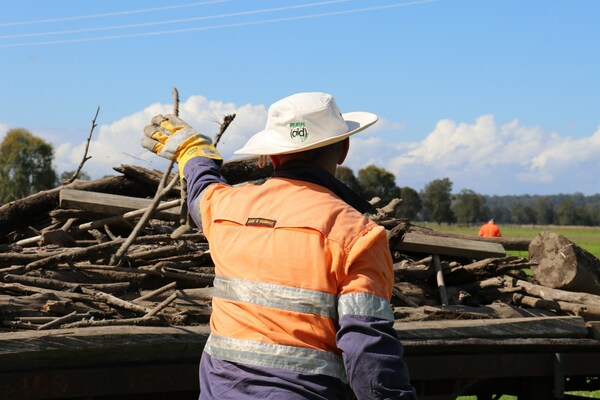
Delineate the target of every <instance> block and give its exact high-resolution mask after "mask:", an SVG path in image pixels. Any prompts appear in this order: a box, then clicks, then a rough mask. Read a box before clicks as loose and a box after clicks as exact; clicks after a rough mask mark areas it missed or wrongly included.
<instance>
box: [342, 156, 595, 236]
mask: <svg viewBox="0 0 600 400" xmlns="http://www.w3.org/2000/svg"><path fill="white" fill-rule="evenodd" d="M336 176H337V177H338V179H340V180H341V181H342V182H344V183H346V184H347V185H349V186H350V187H351V188H353V189H354V190H355V191H357V192H358V193H360V194H361V195H363V196H364V197H365V198H366V199H371V198H373V197H379V198H381V204H383V205H385V204H387V203H388V202H389V201H390V200H391V199H393V198H396V197H397V198H401V199H402V203H400V207H399V208H398V209H397V211H396V217H398V218H407V219H409V220H411V221H433V222H437V223H450V224H453V223H459V224H463V225H473V224H480V223H483V222H485V221H487V220H488V219H489V218H495V219H496V221H497V222H499V223H504V224H519V225H530V224H534V225H584V226H598V225H600V194H595V195H592V196H584V195H583V194H581V193H575V194H558V195H549V196H540V195H518V196H516V195H515V196H485V195H481V194H478V193H476V192H474V191H472V190H469V189H464V190H462V191H460V192H459V193H453V192H452V181H450V179H449V178H443V179H435V180H433V181H431V182H429V183H428V184H427V185H425V187H424V188H423V189H422V190H421V191H419V192H417V191H416V190H414V189H412V188H410V187H398V186H396V184H395V180H396V179H395V176H394V175H393V174H392V173H391V172H389V171H386V170H385V169H383V168H379V167H376V166H374V165H369V166H368V167H366V168H363V169H361V170H359V171H358V175H357V176H355V175H354V173H353V172H352V170H351V169H350V168H347V167H343V166H341V167H338V172H337V173H336Z"/></svg>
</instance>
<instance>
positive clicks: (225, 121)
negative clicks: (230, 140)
mask: <svg viewBox="0 0 600 400" xmlns="http://www.w3.org/2000/svg"><path fill="white" fill-rule="evenodd" d="M234 118H235V114H229V115H226V116H225V117H223V123H222V124H221V126H220V127H219V132H218V133H217V135H216V136H215V140H214V145H215V147H217V145H218V144H219V140H221V136H223V133H225V130H226V129H227V128H228V127H229V124H231V123H232V122H233V119H234Z"/></svg>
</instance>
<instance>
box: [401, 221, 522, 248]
mask: <svg viewBox="0 0 600 400" xmlns="http://www.w3.org/2000/svg"><path fill="white" fill-rule="evenodd" d="M407 231H410V232H418V233H421V234H424V235H430V236H439V237H447V238H455V239H467V240H477V241H480V242H489V243H497V244H500V245H502V247H504V249H505V250H517V251H526V250H527V249H528V247H529V242H530V241H531V240H530V239H524V238H507V237H499V238H496V237H481V236H476V235H463V234H460V233H453V232H440V231H435V230H432V229H428V228H423V227H420V226H417V225H409V226H408V227H407Z"/></svg>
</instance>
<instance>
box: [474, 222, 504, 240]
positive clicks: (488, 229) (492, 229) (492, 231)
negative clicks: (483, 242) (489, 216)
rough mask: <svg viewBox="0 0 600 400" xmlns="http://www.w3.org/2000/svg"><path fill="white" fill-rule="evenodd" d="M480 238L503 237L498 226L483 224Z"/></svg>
mask: <svg viewBox="0 0 600 400" xmlns="http://www.w3.org/2000/svg"><path fill="white" fill-rule="evenodd" d="M478 235H479V236H488V237H502V234H501V233H500V228H498V225H496V224H494V223H493V222H488V223H487V224H483V225H482V226H481V228H479V233H478Z"/></svg>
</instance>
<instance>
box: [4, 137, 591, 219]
mask: <svg viewBox="0 0 600 400" xmlns="http://www.w3.org/2000/svg"><path fill="white" fill-rule="evenodd" d="M53 160H54V149H53V148H52V145H51V144H49V143H46V142H45V141H44V140H43V139H41V138H39V137H37V136H34V135H33V134H31V132H29V131H28V130H26V129H23V128H17V129H11V130H10V131H8V133H7V134H6V136H5V137H4V139H3V140H2V143H0V204H4V203H8V202H10V201H12V200H16V199H20V198H23V197H26V196H28V195H30V194H33V193H37V192H39V191H41V190H46V189H51V188H53V187H56V186H57V185H58V184H59V183H60V182H62V181H64V180H67V179H69V178H70V177H71V176H72V175H73V173H74V171H64V172H62V174H60V176H59V175H58V174H57V173H56V171H55V170H54V168H53V166H52V162H53ZM336 176H337V177H338V179H340V180H341V181H342V182H344V183H345V184H347V185H348V186H350V187H351V188H352V189H354V190H355V191H356V192H358V193H359V194H361V195H362V196H363V197H364V198H366V199H368V200H370V199H372V198H374V197H379V198H380V199H381V204H382V205H385V204H387V203H389V202H390V201H391V200H392V199H394V198H401V199H402V203H400V206H399V207H398V209H397V210H396V217H398V218H407V219H409V220H411V221H433V222H437V223H459V224H468V225H471V224H479V223H482V222H485V221H487V220H488V219H489V218H490V217H493V218H495V219H496V221H497V222H499V223H511V224H537V225H550V224H555V225H587V226H595V225H600V194H596V195H593V196H584V195H583V194H581V193H575V194H558V195H551V196H536V195H534V196H532V195H521V196H484V195H481V194H478V193H475V192H474V191H472V190H468V189H464V190H462V191H461V192H460V193H452V182H451V181H450V179H449V178H443V179H435V180H433V181H431V182H429V183H428V184H427V185H425V187H424V188H423V189H422V190H421V191H416V190H415V189H413V188H410V187H398V186H396V177H395V176H394V174H392V173H391V172H389V171H386V170H385V169H384V168H380V167H376V166H375V165H369V166H367V167H365V168H362V169H360V170H359V171H358V174H357V175H355V174H354V172H353V171H352V170H351V169H350V168H348V167H344V166H340V167H339V168H338V170H337V172H336ZM79 178H80V179H90V177H89V175H87V174H86V173H85V172H82V173H81V174H80V175H79Z"/></svg>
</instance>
